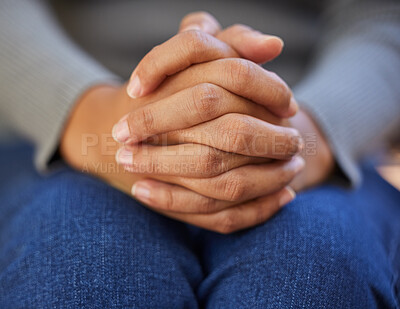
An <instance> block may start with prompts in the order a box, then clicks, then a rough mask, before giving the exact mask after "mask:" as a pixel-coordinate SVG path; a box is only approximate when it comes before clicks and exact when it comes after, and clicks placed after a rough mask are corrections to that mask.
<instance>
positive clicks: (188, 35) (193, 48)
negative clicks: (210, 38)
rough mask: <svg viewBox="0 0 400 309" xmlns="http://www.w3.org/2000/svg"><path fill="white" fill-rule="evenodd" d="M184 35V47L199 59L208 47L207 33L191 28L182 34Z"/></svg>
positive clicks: (188, 52)
mask: <svg viewBox="0 0 400 309" xmlns="http://www.w3.org/2000/svg"><path fill="white" fill-rule="evenodd" d="M180 35H181V36H182V43H183V44H182V47H183V48H184V50H185V51H186V53H187V54H189V55H190V54H192V55H194V56H195V58H196V59H197V58H198V57H200V55H201V54H202V53H203V51H204V50H205V49H206V35H205V34H204V33H203V32H201V31H197V30H190V31H186V32H183V33H181V34H180Z"/></svg>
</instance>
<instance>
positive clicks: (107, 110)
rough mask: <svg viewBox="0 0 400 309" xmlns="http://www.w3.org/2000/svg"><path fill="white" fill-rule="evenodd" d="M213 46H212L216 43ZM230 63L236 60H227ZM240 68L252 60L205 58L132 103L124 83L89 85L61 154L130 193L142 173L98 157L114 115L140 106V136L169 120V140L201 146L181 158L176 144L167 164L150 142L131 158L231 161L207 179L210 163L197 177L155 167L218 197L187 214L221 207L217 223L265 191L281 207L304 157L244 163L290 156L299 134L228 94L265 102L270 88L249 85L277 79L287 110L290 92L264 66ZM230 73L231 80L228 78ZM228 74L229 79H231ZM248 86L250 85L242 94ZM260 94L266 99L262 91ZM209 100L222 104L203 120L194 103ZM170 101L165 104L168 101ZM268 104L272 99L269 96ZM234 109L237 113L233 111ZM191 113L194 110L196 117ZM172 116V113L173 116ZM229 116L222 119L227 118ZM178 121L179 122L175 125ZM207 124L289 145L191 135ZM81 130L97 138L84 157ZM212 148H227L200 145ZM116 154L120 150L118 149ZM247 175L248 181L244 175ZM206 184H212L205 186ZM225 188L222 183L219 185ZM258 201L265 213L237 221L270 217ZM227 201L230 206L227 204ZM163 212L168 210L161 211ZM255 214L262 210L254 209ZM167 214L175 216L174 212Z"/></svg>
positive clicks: (166, 125) (177, 161)
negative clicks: (277, 149)
mask: <svg viewBox="0 0 400 309" xmlns="http://www.w3.org/2000/svg"><path fill="white" fill-rule="evenodd" d="M212 47H214V45H213V46H212ZM230 63H231V64H232V63H235V64H233V65H231V64H230ZM250 65H252V64H250ZM243 66H244V68H248V66H249V63H247V62H245V60H238V59H226V60H215V61H213V62H209V63H203V64H198V65H196V66H192V67H190V68H189V69H187V70H184V71H183V72H181V73H178V74H175V75H174V76H173V77H170V78H168V80H167V81H165V82H164V83H163V84H162V86H161V87H160V88H159V89H158V90H157V91H156V92H154V93H153V94H152V95H150V96H146V97H144V98H141V99H136V100H131V101H130V100H128V98H127V96H126V95H125V92H124V90H125V89H124V87H121V88H119V89H115V88H111V87H105V88H103V87H98V88H94V89H92V90H91V91H90V92H89V93H88V94H87V95H86V96H84V97H83V99H82V101H81V102H80V104H78V107H77V109H76V110H75V112H74V114H73V116H72V117H71V121H70V124H69V126H68V127H67V130H66V132H65V134H64V138H63V143H62V147H61V150H62V153H63V155H64V157H65V158H66V159H67V160H68V161H69V162H70V163H71V164H72V165H73V166H75V167H77V168H79V169H81V170H82V168H84V169H86V170H88V171H89V172H91V173H94V174H97V175H98V176H100V177H102V178H103V179H105V180H106V181H108V182H110V183H112V184H114V185H115V186H117V187H118V188H120V189H122V190H123V191H124V192H130V189H131V187H132V185H133V183H134V182H135V181H136V180H137V179H140V178H142V177H143V176H144V175H143V174H129V173H125V172H124V171H121V170H118V169H115V166H114V169H113V168H111V167H112V166H113V165H111V164H112V160H110V156H105V155H103V154H104V144H105V143H106V142H107V141H106V142H103V143H102V139H101V136H102V135H104V133H106V132H108V131H109V130H110V129H111V123H113V122H115V119H116V117H121V116H122V115H123V114H126V113H127V112H128V111H133V112H132V113H131V114H130V116H129V117H128V119H135V116H134V115H135V114H134V111H135V110H139V112H138V114H137V115H139V117H138V118H140V119H141V120H143V119H146V117H147V120H145V121H148V120H150V122H148V123H147V125H144V126H143V127H142V126H140V129H142V130H141V131H140V129H138V130H137V131H135V132H137V133H139V134H138V135H137V136H139V137H140V138H141V139H144V138H145V137H146V136H151V135H154V134H157V133H165V132H168V131H169V130H170V129H171V127H170V126H171V125H173V126H174V128H175V129H174V128H172V130H174V131H173V132H168V133H167V136H168V140H169V142H171V140H173V139H174V138H175V139H176V140H177V141H178V142H179V141H181V140H182V137H186V138H187V137H188V136H191V138H193V140H192V141H191V142H190V143H189V142H187V144H190V145H186V146H189V147H193V148H194V147H200V148H201V151H199V155H198V156H194V155H193V153H192V154H191V156H187V153H181V156H179V150H178V149H177V150H176V151H178V152H174V153H175V154H176V156H175V157H174V160H173V161H174V162H172V160H171V156H169V157H168V156H163V155H161V156H157V155H158V154H160V153H161V152H158V153H157V152H156V151H153V150H157V149H159V150H160V149H161V148H158V146H156V145H153V146H148V147H151V148H148V149H151V150H149V153H151V156H148V157H147V158H146V155H145V156H140V155H139V156H135V159H138V158H140V157H141V158H142V160H146V159H148V161H147V162H148V163H149V165H151V164H152V163H154V159H157V160H158V162H159V163H165V164H166V165H167V166H168V164H172V163H174V164H178V165H179V164H181V163H185V162H184V160H185V159H186V160H187V159H188V158H190V157H192V158H194V163H195V164H196V163H197V162H198V161H196V160H200V162H217V163H218V162H220V163H221V164H225V163H226V162H228V163H229V162H231V164H226V165H227V167H226V166H225V167H224V168H222V169H219V170H217V172H216V174H212V175H211V174H210V175H208V178H207V177H202V176H204V172H206V173H207V172H208V171H207V168H209V167H207V166H206V168H205V170H200V172H201V173H200V174H197V175H183V176H182V175H170V172H169V173H168V172H167V173H165V172H164V173H163V174H161V175H157V173H156V172H154V171H152V172H151V177H152V178H154V179H160V180H163V181H165V182H169V183H175V184H178V185H181V186H185V187H187V188H190V189H192V190H194V191H196V192H199V193H200V194H199V196H203V197H207V196H213V197H215V198H218V199H219V200H220V202H219V203H217V205H216V207H214V208H212V209H211V208H210V209H204V208H201V207H202V206H204V203H203V204H199V205H197V206H198V207H197V208H196V207H194V208H193V209H191V211H192V212H194V213H195V212H196V211H197V212H201V213H204V211H207V212H210V213H212V214H213V215H214V216H215V214H218V213H220V214H221V215H220V216H219V217H221V218H219V217H218V216H217V217H218V218H219V219H218V220H221V221H222V220H223V218H224V217H225V216H229V217H231V216H232V215H231V213H234V212H235V209H236V210H237V209H241V213H242V212H243V213H247V210H246V209H247V208H246V207H243V205H245V204H243V203H240V202H242V201H244V200H247V199H251V198H254V197H256V196H262V195H264V194H267V195H268V201H269V202H268V203H267V204H268V205H269V206H270V205H272V204H274V205H280V203H279V201H284V200H286V202H288V201H289V198H286V199H283V198H282V197H283V196H286V197H287V196H289V197H290V192H289V191H287V189H285V188H284V185H285V183H288V182H289V181H290V180H291V179H292V178H293V176H294V174H296V172H298V170H299V169H301V167H302V164H303V163H302V162H301V161H299V160H298V159H294V160H292V161H282V162H279V163H269V164H268V165H267V166H264V167H263V166H261V165H257V171H256V169H255V168H254V165H245V166H242V165H243V164H249V163H260V158H259V157H260V156H261V157H267V158H268V157H270V156H271V154H272V155H273V156H272V157H275V158H286V159H287V158H289V157H290V156H291V155H293V154H294V153H295V152H296V149H297V148H296V147H298V144H296V143H297V141H298V139H296V138H295V139H292V137H294V136H297V132H296V131H294V130H293V129H285V128H282V127H278V126H273V125H271V124H267V123H264V122H262V121H260V120H258V119H256V118H254V117H249V116H248V115H252V116H255V117H258V118H263V117H266V118H267V119H268V120H270V121H272V122H273V120H271V119H273V118H274V116H273V115H271V114H270V113H268V112H267V111H266V110H265V109H264V108H263V107H262V106H261V105H258V104H256V103H253V102H251V101H249V100H246V99H244V98H243V97H241V96H237V95H234V94H233V93H235V92H239V94H241V95H243V96H247V97H248V98H249V99H251V100H256V101H257V100H259V101H258V102H260V103H264V105H265V103H266V102H267V103H271V94H270V92H267V91H264V92H263V91H260V93H256V94H253V93H252V92H250V91H249V89H250V86H253V85H259V87H261V88H262V86H264V85H265V84H267V85H269V87H270V88H273V85H278V86H277V87H278V88H279V90H278V91H277V93H278V94H281V95H282V94H283V97H286V100H283V104H285V105H286V109H287V108H288V107H289V104H288V102H290V98H291V94H290V91H289V90H288V88H287V86H286V85H284V83H280V81H279V79H277V78H276V77H275V76H274V75H270V74H268V72H264V71H263V69H261V68H260V67H258V66H256V65H254V67H252V70H247V69H245V70H243ZM202 68H203V69H202ZM227 68H228V70H227ZM215 72H220V73H222V75H223V72H225V73H229V74H228V75H225V76H224V77H223V78H218V74H216V73H215ZM243 72H245V74H243ZM248 73H253V74H248ZM213 74H214V75H213ZM210 76H211V77H212V78H214V79H211V82H214V83H213V84H212V83H210V79H209V78H210ZM240 77H242V79H240ZM243 77H245V78H243ZM232 78H234V79H233V80H232ZM230 80H231V82H229V81H230ZM260 80H262V81H264V82H265V84H260V83H259V84H257V81H260ZM206 81H207V83H206ZM219 83H225V84H223V85H222V86H224V87H221V85H220V84H219ZM225 88H228V89H229V90H231V92H228V91H226V90H225ZM199 89H200V90H199ZM210 89H211V92H210ZM253 89H257V88H253ZM282 89H285V90H286V91H287V93H282ZM205 90H207V91H205ZM195 91H197V92H195ZM240 91H244V93H241V92H240ZM246 91H248V92H247V95H246ZM198 95H200V101H198V100H194V99H195V98H196V97H197V96H198ZM210 95H211V99H212V100H208V97H209V96H210ZM263 95H264V96H266V97H263ZM276 97H277V98H282V96H279V95H277V96H276ZM213 100H214V103H215V102H218V106H219V107H220V108H221V109H220V110H219V111H218V110H217V109H214V114H212V113H211V114H210V115H209V116H208V118H207V116H205V118H204V115H202V114H204V112H205V110H202V109H200V110H196V108H197V107H198V106H199V105H198V103H199V102H200V103H207V102H209V103H210V102H211V103H212V102H213ZM215 100H217V101H215ZM278 101H279V100H278ZM111 102H112V103H111ZM160 102H162V103H164V109H161V110H160V111H161V112H162V113H164V114H161V113H158V111H159V110H158V108H155V107H161V104H159V103H160ZM167 103H168V105H165V104H167ZM273 103H275V102H274V101H273ZM185 104H186V105H185ZM191 104H192V105H191ZM193 104H194V105H193ZM167 106H168V107H169V109H165V107H167ZM205 106H207V105H205ZM275 107H279V103H278V104H276V105H275ZM94 110H95V111H96V117H93V111H94ZM276 110H277V111H279V110H280V111H283V112H285V108H282V107H281V109H279V108H277V109H276ZM149 111H150V112H149ZM232 111H233V112H237V113H239V114H236V115H232V114H231V112H232ZM196 112H197V113H198V114H197V118H196ZM199 112H200V114H199ZM286 112H287V111H286ZM152 113H153V114H152ZM154 113H155V114H154ZM157 113H158V114H157ZM177 113H181V114H180V115H178V116H179V117H176V114H177ZM174 114H175V118H174V117H173V116H174ZM244 114H245V115H244ZM118 115H119V116H118ZM146 115H147V116H146ZM149 115H151V116H152V117H150V118H148V116H149ZM141 116H143V117H141ZM160 116H165V117H166V118H167V121H164V122H163V117H160ZM181 116H182V117H181ZM218 116H226V117H228V116H229V117H233V118H234V120H233V121H227V122H226V121H221V117H218ZM154 117H156V118H154ZM215 117H218V118H217V119H215V120H211V119H214V118H215ZM229 117H228V118H226V119H228V120H229ZM180 119H181V122H180V123H178V121H179V120H180ZM193 119H195V120H193ZM275 119H277V122H280V120H279V119H278V118H276V117H275ZM152 120H157V121H152ZM158 121H160V122H158ZM196 121H197V123H201V124H200V126H202V127H200V128H197V130H196V129H194V128H196V126H193V125H195V124H196ZM218 121H219V122H218ZM149 124H150V125H149ZM158 124H159V125H160V129H157V130H158V131H157V130H156V131H152V130H154V129H155V128H157V125H158ZM188 124H189V126H191V127H190V128H188ZM182 125H183V126H186V128H188V129H187V130H185V129H182V127H181V128H179V126H182ZM177 126H178V127H177ZM143 128H144V130H143ZM204 128H206V129H207V128H209V130H212V129H213V128H216V129H217V132H222V133H227V134H229V133H231V132H233V130H234V131H235V132H237V133H239V134H238V135H237V134H234V135H233V137H234V138H235V137H237V136H241V135H240V133H243V136H252V135H253V136H254V134H255V133H256V134H259V133H260V134H261V135H260V136H264V137H265V136H267V137H268V138H269V139H270V141H272V139H271V137H273V136H274V134H277V135H279V136H283V137H284V138H285V136H286V139H285V140H286V141H287V142H286V143H285V145H286V146H284V147H283V153H280V154H279V155H278V156H275V155H276V154H273V153H272V152H269V153H268V151H267V152H264V153H263V154H261V155H260V153H257V154H256V155H255V153H254V149H253V150H251V149H250V150H246V149H244V148H243V147H242V146H240V144H239V145H238V144H237V142H235V141H233V143H232V144H229V143H228V144H224V143H223V141H224V140H223V137H225V136H224V134H222V135H220V137H222V138H221V139H220V138H218V139H216V140H211V141H210V140H209V141H208V142H207V140H201V139H200V140H199V139H198V138H199V136H197V137H196V134H193V133H195V132H200V133H201V132H202V130H203V129H204ZM210 128H211V129H210ZM176 129H178V130H176ZM146 130H147V131H146ZM209 132H210V131H209ZM85 133H86V134H92V135H94V136H98V137H99V143H98V144H95V145H94V146H93V147H91V148H90V149H89V150H88V151H87V152H86V155H84V153H85V151H84V150H85V149H83V148H82V147H83V145H82V143H81V142H82V135H83V134H85ZM263 133H264V134H263ZM213 135H214V134H211V135H209V136H208V137H206V138H209V139H212V136H213ZM196 138H197V140H196ZM221 142H222V143H221ZM108 143H109V147H108V152H109V153H114V152H115V150H116V148H117V147H116V145H115V144H113V145H111V144H112V143H110V142H109V141H108ZM239 143H240V140H239ZM210 144H212V145H210ZM210 146H211V147H213V149H214V148H222V149H221V150H227V151H228V152H227V151H221V150H215V151H214V150H212V151H210V150H205V151H203V150H204V149H209V148H210ZM229 146H233V147H235V148H236V149H242V150H243V151H250V152H247V153H245V154H247V157H246V156H240V155H238V154H232V153H229V148H226V147H229ZM287 146H289V147H287ZM168 147H170V146H168ZM207 147H208V148H207ZM200 148H197V150H199V149H200ZM142 149H143V148H142ZM192 150H193V149H192ZM102 151H103V154H102ZM138 151H140V150H138ZM252 151H253V153H252ZM257 151H258V150H257ZM119 154H121V152H120V153H119ZM161 154H162V153H161ZM169 154H170V155H171V152H169ZM210 155H211V157H210ZM254 155H255V156H254ZM253 156H254V157H253ZM127 157H128V158H129V157H131V158H133V156H129V155H128V156H127ZM210 158H211V161H210ZM215 159H217V161H215ZM180 160H181V161H180ZM182 160H183V161H182ZM252 160H253V161H252ZM132 163H133V161H132ZM131 165H132V164H131ZM138 165H139V166H140V165H142V166H146V162H145V161H142V162H139V164H138ZM99 167H100V168H99ZM166 170H167V171H168V170H169V171H171V170H172V169H171V168H167V169H166ZM249 172H251V173H252V174H251V175H250V176H248V175H246V174H247V173H249ZM257 173H258V174H257ZM224 175H225V176H224ZM257 175H259V176H257ZM189 176H190V177H189ZM196 176H197V177H196ZM201 177H202V178H201ZM246 177H247V178H249V179H247V178H246ZM251 179H253V181H250V182H249V180H251ZM264 179H266V181H264ZM277 179H278V181H277ZM205 183H206V184H209V185H208V186H205V185H204V184H205ZM245 184H246V185H249V184H251V187H249V188H248V190H244V189H245V187H244V185H245ZM223 188H225V189H224V190H223ZM274 191H275V192H276V193H275V194H270V193H272V192H274ZM285 192H286V193H285ZM285 194H286V195H285ZM288 194H289V195H288ZM237 203H240V204H242V206H240V208H236V207H239V206H235V207H232V205H235V204H237ZM259 203H260V204H261V205H258V206H260V207H262V206H264V207H263V209H265V212H264V215H258V216H257V217H256V218H254V217H249V216H243V218H238V219H237V220H238V222H239V221H241V220H242V221H243V224H239V225H238V227H239V228H244V227H248V226H252V225H254V224H256V223H259V221H260V220H262V219H264V220H265V219H266V218H267V216H270V215H271V210H272V209H275V208H276V207H275V208H273V207H272V208H271V207H269V209H268V211H267V206H268V205H266V203H265V199H264V201H263V200H262V199H261V200H260V201H259ZM252 205H253V206H252V207H248V212H249V213H251V212H254V211H255V210H256V208H255V207H254V205H256V206H257V203H255V202H253V203H252ZM195 206H196V205H195ZM280 206H282V205H280ZM227 207H229V209H228V208H227ZM195 208H196V209H195ZM163 211H164V212H165V210H163ZM168 211H170V212H171V213H174V212H177V211H178V212H179V210H176V209H175V210H174V209H171V210H167V213H166V215H169V214H168ZM257 213H261V212H260V211H258V212H257ZM225 214H226V215H225ZM170 216H172V217H173V215H170ZM192 218H195V216H192ZM183 220H184V219H183ZM184 221H185V220H184ZM188 222H190V223H192V224H196V222H193V220H188ZM197 225H200V226H202V227H205V228H209V229H212V226H215V230H220V227H219V226H218V225H217V224H212V222H211V221H210V222H208V223H207V224H204V223H201V222H198V223H197Z"/></svg>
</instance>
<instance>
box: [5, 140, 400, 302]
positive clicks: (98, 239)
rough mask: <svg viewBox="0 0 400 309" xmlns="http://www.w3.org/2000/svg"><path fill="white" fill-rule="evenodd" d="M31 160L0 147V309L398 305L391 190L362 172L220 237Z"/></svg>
mask: <svg viewBox="0 0 400 309" xmlns="http://www.w3.org/2000/svg"><path fill="white" fill-rule="evenodd" d="M31 156H32V151H31V149H30V148H29V147H27V146H15V147H10V146H9V147H0V308H198V307H204V308H395V307H396V299H398V296H399V277H398V273H399V269H400V251H399V244H400V228H399V222H400V192H398V191H396V190H395V189H394V188H392V187H391V186H390V185H388V184H387V183H386V182H385V181H384V180H382V179H381V178H380V177H379V176H378V175H377V174H376V173H375V172H374V171H373V170H372V169H371V168H370V167H365V168H364V170H363V173H364V177H365V181H364V184H363V186H362V187H361V188H360V189H359V190H357V191H347V190H345V189H343V188H340V187H337V186H334V185H324V186H321V187H319V188H317V189H313V190H310V191H308V192H304V193H302V194H299V196H298V197H297V199H296V200H295V201H294V202H292V203H291V204H289V205H288V206H287V207H285V208H284V209H283V210H282V211H281V212H280V213H279V214H278V215H276V216H274V217H273V218H272V219H271V220H269V221H268V222H266V223H265V224H263V225H260V226H258V227H256V228H253V229H249V230H247V231H243V232H239V233H235V234H232V235H219V234H216V233H212V232H208V231H204V230H201V229H198V228H194V227H191V226H188V225H185V224H182V223H179V222H176V221H173V220H170V219H168V218H165V217H163V216H160V215H158V214H156V213H153V212H152V211H149V210H147V209H146V208H144V207H143V206H142V205H140V204H138V203H137V202H135V201H134V200H133V199H132V198H130V197H129V196H127V195H124V194H122V193H120V192H118V191H117V190H115V189H113V188H111V187H109V186H107V185H106V184H103V183H102V182H101V181H99V180H96V179H93V178H91V177H89V176H87V175H83V174H80V173H77V172H75V171H72V170H71V169H69V168H67V167H64V168H61V169H60V170H59V172H57V173H55V174H52V175H50V176H49V177H40V176H39V175H37V173H36V172H35V171H34V169H33V167H32V163H31Z"/></svg>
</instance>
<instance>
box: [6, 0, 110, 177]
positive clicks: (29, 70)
mask: <svg viewBox="0 0 400 309" xmlns="http://www.w3.org/2000/svg"><path fill="white" fill-rule="evenodd" d="M46 6H47V5H45V4H44V3H43V2H42V1H36V0H17V1H15V0H1V1H0V46H1V48H0V70H1V72H0V94H1V95H0V111H1V119H2V121H6V122H7V123H8V124H9V126H10V127H11V128H12V129H13V130H14V131H17V132H18V133H20V134H22V135H24V136H26V137H28V138H29V139H31V140H32V141H34V142H35V144H36V148H37V151H36V153H35V164H36V167H37V168H38V169H39V170H40V171H44V170H45V169H46V167H47V163H48V162H49V160H50V159H51V157H52V156H53V154H54V153H55V150H56V149H57V147H58V144H59V139H60V134H61V132H62V129H63V127H64V125H65V122H66V120H67V119H68V114H69V112H70V110H71V107H72V106H73V104H74V103H75V102H76V100H77V99H78V98H79V96H80V95H81V94H82V93H83V92H84V91H85V90H87V89H88V88H89V87H91V86H93V85H96V84H99V83H105V82H108V83H110V82H115V81H117V80H118V77H116V76H115V75H114V74H112V73H110V72H109V71H108V70H106V69H105V68H104V67H102V66H101V65H100V64H98V63H96V62H95V61H93V60H92V59H91V58H90V57H89V56H87V55H86V54H84V53H83V52H82V51H81V50H80V49H79V48H77V47H76V46H75V45H74V44H73V43H72V42H71V41H70V40H68V39H67V37H66V36H65V34H64V33H63V31H62V30H61V28H60V27H59V25H58V24H57V22H56V21H55V20H54V19H53V17H52V13H51V12H50V11H49V10H48V8H47V7H46Z"/></svg>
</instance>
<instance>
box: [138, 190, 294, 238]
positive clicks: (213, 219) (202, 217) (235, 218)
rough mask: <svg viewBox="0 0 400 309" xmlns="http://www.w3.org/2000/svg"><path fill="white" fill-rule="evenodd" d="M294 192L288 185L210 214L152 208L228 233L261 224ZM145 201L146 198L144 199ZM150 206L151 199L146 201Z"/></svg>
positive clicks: (287, 200)
mask: <svg viewBox="0 0 400 309" xmlns="http://www.w3.org/2000/svg"><path fill="white" fill-rule="evenodd" d="M295 196H296V194H295V193H294V191H293V190H292V189H291V188H290V187H285V188H283V189H281V190H279V191H278V192H275V193H273V194H270V195H266V196H263V197H260V198H257V199H255V200H252V201H249V202H246V203H243V204H240V205H238V206H233V207H229V208H225V209H223V210H221V211H219V212H216V213H212V214H185V213H176V212H171V211H166V210H160V209H158V208H154V210H155V211H157V212H160V213H161V214H164V215H165V216H168V217H170V218H173V219H176V220H179V221H184V222H186V223H190V224H192V225H195V226H198V227H201V228H204V229H207V230H211V231H215V232H219V233H222V234H228V233H232V232H236V231H239V230H242V229H246V228H249V227H253V226H256V225H258V224H261V223H263V222H265V221H267V220H268V219H270V218H271V217H272V216H273V215H275V214H276V213H277V212H278V211H279V210H280V209H281V208H282V207H283V206H285V205H286V204H288V203H289V202H291V201H292V200H293V199H294V198H295ZM144 202H145V203H147V202H146V200H144ZM148 203H149V206H150V208H151V200H149V201H148Z"/></svg>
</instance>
